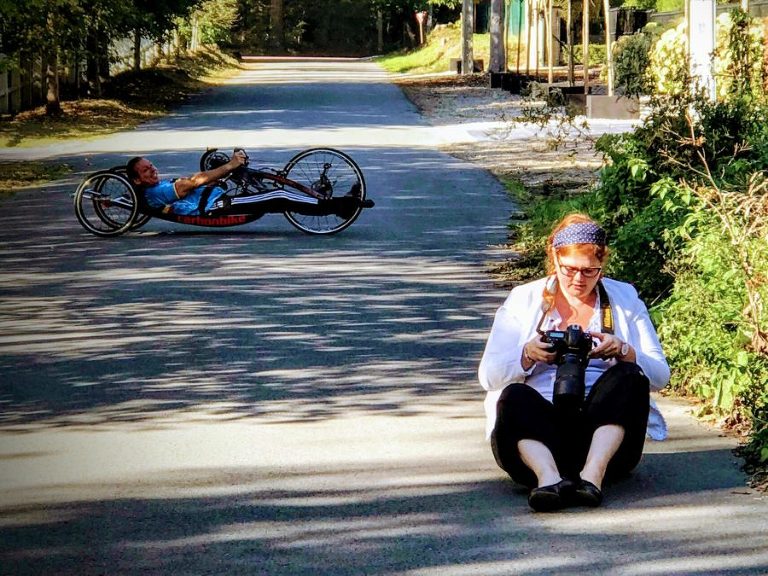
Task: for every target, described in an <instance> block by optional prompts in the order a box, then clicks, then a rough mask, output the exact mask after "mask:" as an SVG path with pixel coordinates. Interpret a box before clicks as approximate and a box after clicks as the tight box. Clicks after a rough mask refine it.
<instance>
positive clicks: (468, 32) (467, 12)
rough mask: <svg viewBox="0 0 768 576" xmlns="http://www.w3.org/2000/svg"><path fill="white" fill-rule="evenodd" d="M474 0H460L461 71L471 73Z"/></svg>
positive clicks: (472, 66) (472, 62) (472, 65)
mask: <svg viewBox="0 0 768 576" xmlns="http://www.w3.org/2000/svg"><path fill="white" fill-rule="evenodd" d="M474 16H475V2H474V0H462V5H461V73H462V74H472V71H473V69H474V66H475V62H474V60H475V55H474V53H473V51H472V33H473V32H474V30H475V25H474Z"/></svg>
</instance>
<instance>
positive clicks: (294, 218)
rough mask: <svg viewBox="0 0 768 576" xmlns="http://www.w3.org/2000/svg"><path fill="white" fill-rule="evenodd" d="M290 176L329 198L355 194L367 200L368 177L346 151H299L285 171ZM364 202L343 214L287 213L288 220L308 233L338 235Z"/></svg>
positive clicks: (326, 149)
mask: <svg viewBox="0 0 768 576" xmlns="http://www.w3.org/2000/svg"><path fill="white" fill-rule="evenodd" d="M283 171H284V172H285V175H286V178H288V179H289V180H293V181H294V182H298V183H299V184H303V185H304V186H306V187H308V188H311V189H312V190H314V191H315V192H318V193H319V194H321V195H323V196H325V197H326V198H339V197H341V196H345V195H353V196H355V197H356V198H358V199H359V200H360V202H359V204H362V202H363V200H365V179H364V178H363V172H362V170H360V167H359V166H358V165H357V164H356V163H355V161H354V160H352V158H350V157H349V156H348V155H347V154H345V153H344V152H341V151H339V150H334V149H333V148H310V149H309V150H304V151H303V152H299V153H298V154H297V155H296V156H294V157H293V158H291V160H289V161H288V164H286V165H285V168H284V170H283ZM362 210H363V208H362V206H361V205H358V207H357V208H356V209H355V210H353V211H351V212H349V213H344V214H343V215H341V214H322V215H318V214H312V215H309V214H301V213H299V212H292V211H290V210H288V211H286V212H284V214H285V217H286V218H287V219H288V222H290V223H291V224H293V225H294V226H295V227H296V228H298V229H299V230H301V231H302V232H306V233H307V234H335V233H336V232H341V231H342V230H344V229H345V228H347V227H348V226H349V225H350V224H352V222H354V221H355V220H357V217H358V216H360V212H362Z"/></svg>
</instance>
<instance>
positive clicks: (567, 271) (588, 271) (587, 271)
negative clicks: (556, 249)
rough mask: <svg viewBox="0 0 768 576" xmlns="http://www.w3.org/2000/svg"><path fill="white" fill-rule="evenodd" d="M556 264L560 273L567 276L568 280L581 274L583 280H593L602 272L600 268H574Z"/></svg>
mask: <svg viewBox="0 0 768 576" xmlns="http://www.w3.org/2000/svg"><path fill="white" fill-rule="evenodd" d="M558 264H560V272H562V273H563V274H564V275H566V276H568V277H569V278H573V277H574V276H576V274H578V273H579V272H581V275H582V276H583V277H584V278H594V277H595V276H597V275H598V274H600V270H602V269H603V268H602V267H595V268H575V267H574V266H566V265H565V264H562V263H560V262H559V261H558Z"/></svg>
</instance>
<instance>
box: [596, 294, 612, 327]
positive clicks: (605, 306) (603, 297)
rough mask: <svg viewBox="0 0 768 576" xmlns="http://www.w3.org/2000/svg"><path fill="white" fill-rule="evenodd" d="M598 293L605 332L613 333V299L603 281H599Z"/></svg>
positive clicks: (601, 321) (601, 319) (601, 320)
mask: <svg viewBox="0 0 768 576" xmlns="http://www.w3.org/2000/svg"><path fill="white" fill-rule="evenodd" d="M597 293H598V294H599V295H600V323H601V324H602V325H603V333H605V334H613V310H611V300H610V299H609V298H608V292H607V291H606V289H605V286H603V282H602V281H598V283H597Z"/></svg>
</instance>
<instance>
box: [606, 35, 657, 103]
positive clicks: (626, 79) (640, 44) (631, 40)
mask: <svg viewBox="0 0 768 576" xmlns="http://www.w3.org/2000/svg"><path fill="white" fill-rule="evenodd" d="M657 39H658V25H657V24H654V23H651V24H648V25H647V26H645V28H643V29H642V30H640V31H638V32H636V33H635V34H632V35H630V36H622V37H621V38H619V39H618V40H617V41H616V42H615V43H614V45H613V67H614V74H615V75H614V86H615V88H616V89H617V92H621V93H623V94H626V95H628V96H639V95H641V94H650V93H651V91H652V90H653V83H654V82H653V76H652V75H651V73H650V71H649V69H650V65H651V56H650V54H651V50H652V48H653V45H654V43H655V42H656V40H657Z"/></svg>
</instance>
